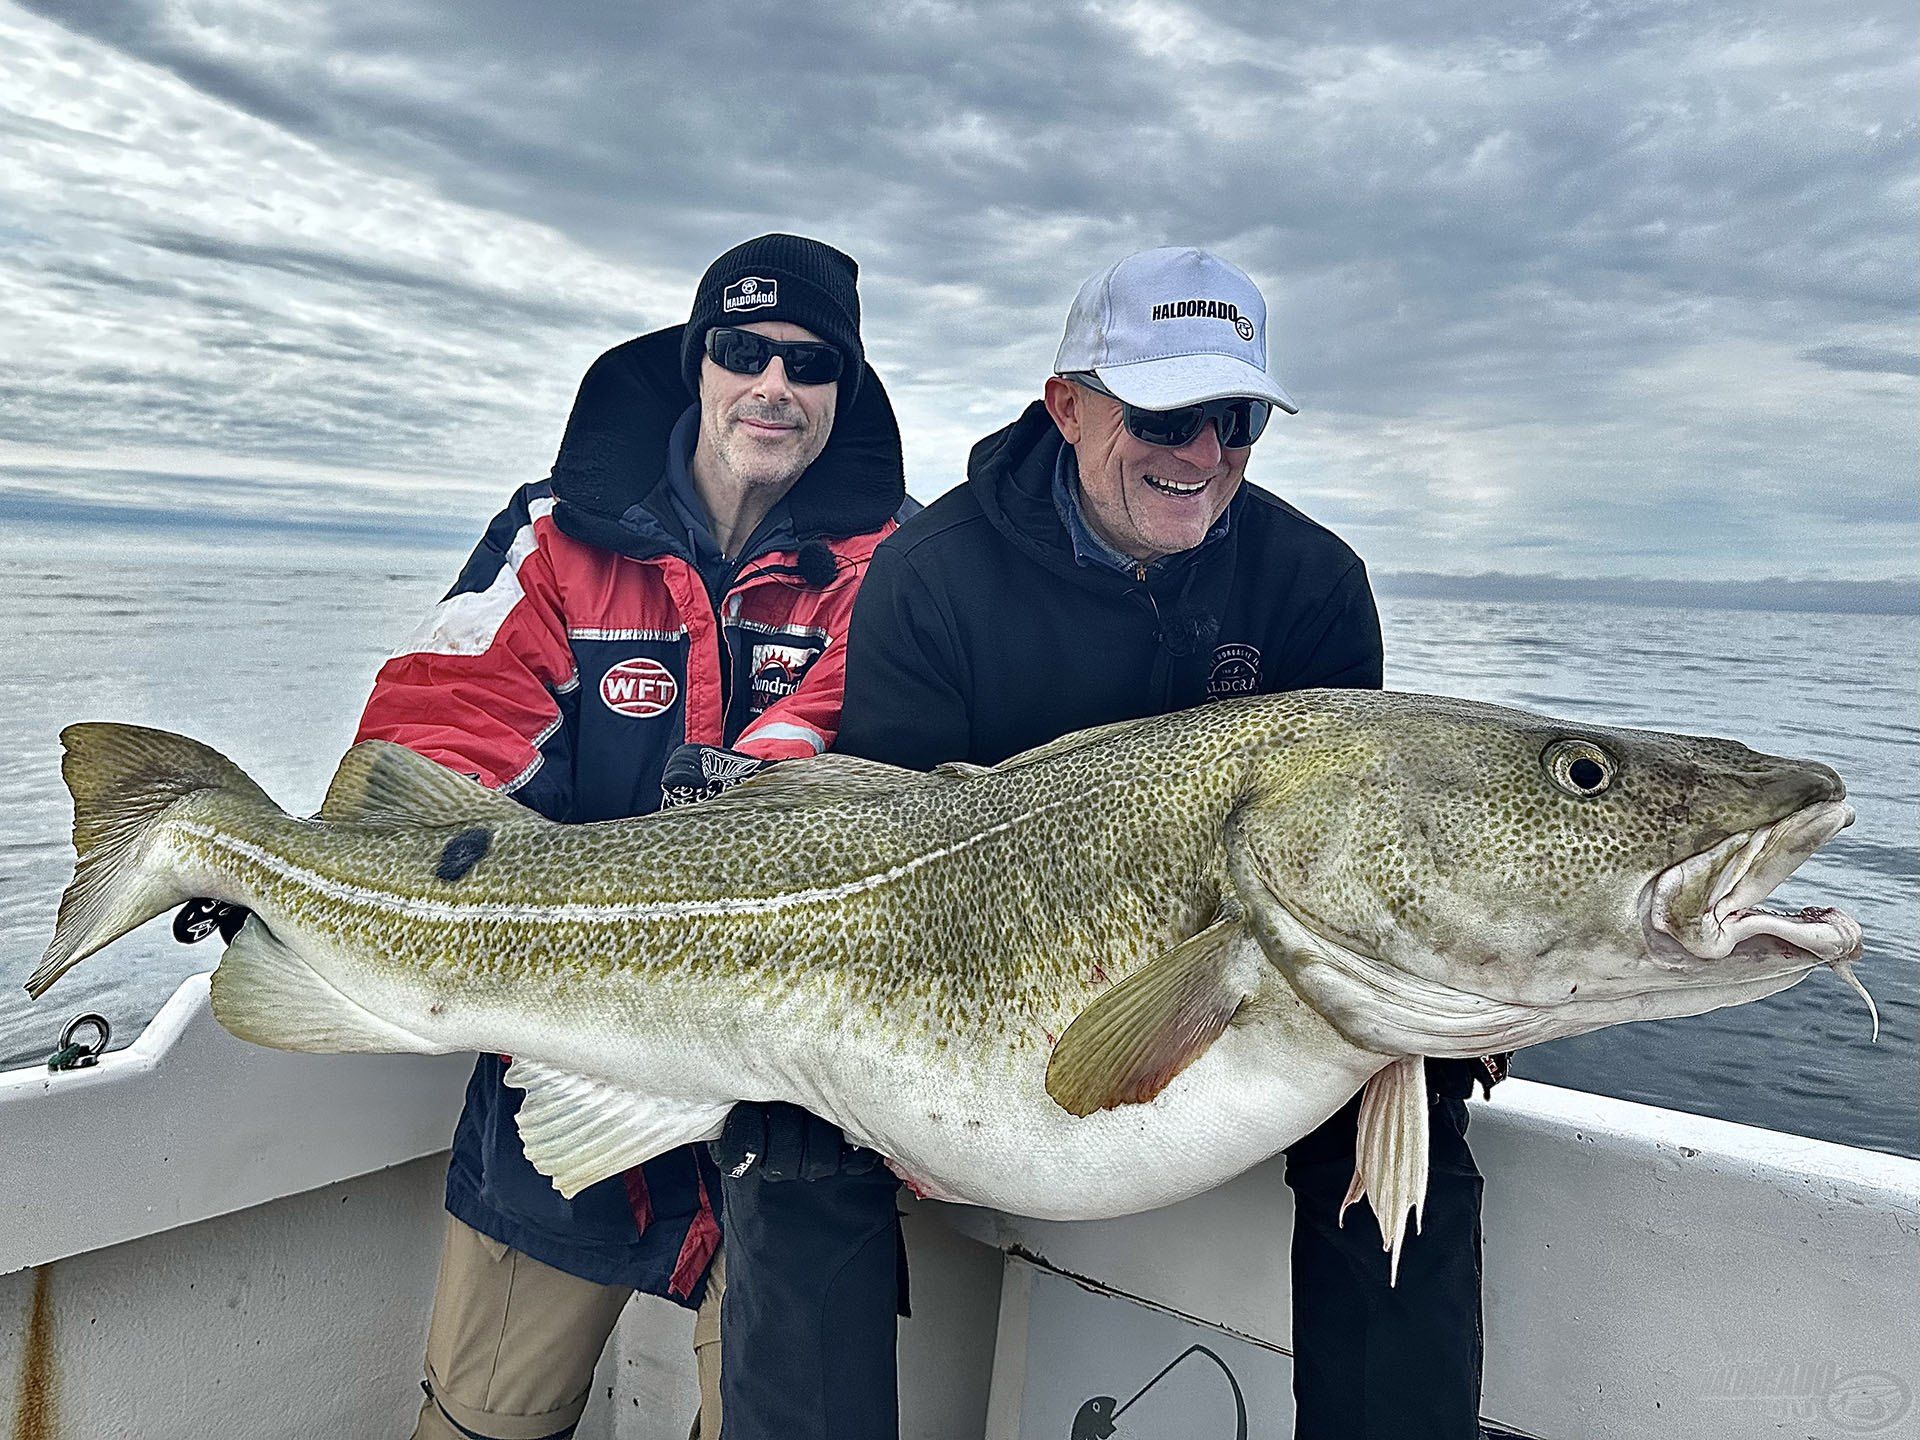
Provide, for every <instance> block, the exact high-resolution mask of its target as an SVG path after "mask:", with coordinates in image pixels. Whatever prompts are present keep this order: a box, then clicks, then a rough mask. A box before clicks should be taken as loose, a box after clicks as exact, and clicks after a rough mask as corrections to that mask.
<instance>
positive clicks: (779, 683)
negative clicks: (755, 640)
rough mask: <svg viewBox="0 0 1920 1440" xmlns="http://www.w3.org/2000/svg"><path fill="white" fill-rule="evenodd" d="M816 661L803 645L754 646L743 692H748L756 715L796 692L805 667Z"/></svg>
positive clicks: (817, 655)
mask: <svg viewBox="0 0 1920 1440" xmlns="http://www.w3.org/2000/svg"><path fill="white" fill-rule="evenodd" d="M819 658H820V652H819V651H818V650H816V649H812V648H811V647H809V646H805V645H775V644H767V645H756V646H754V647H753V653H752V655H751V657H750V658H749V660H748V665H749V667H750V669H751V676H750V678H749V679H748V681H747V688H748V690H750V691H751V692H752V696H753V708H754V710H755V711H756V712H758V711H761V710H764V709H766V708H767V707H768V706H769V705H772V704H774V703H775V702H776V701H780V700H784V699H786V698H787V696H789V695H791V694H793V692H794V691H796V690H798V689H799V688H800V681H801V680H802V679H803V678H804V677H805V675H806V673H807V667H808V666H809V665H811V664H813V662H814V661H815V660H818V659H819Z"/></svg>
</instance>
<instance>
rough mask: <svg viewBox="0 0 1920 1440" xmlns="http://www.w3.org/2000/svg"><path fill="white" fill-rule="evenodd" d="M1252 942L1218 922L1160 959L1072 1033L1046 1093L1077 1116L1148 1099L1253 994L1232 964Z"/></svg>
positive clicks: (1094, 1007) (1107, 997) (1058, 1048)
mask: <svg viewBox="0 0 1920 1440" xmlns="http://www.w3.org/2000/svg"><path fill="white" fill-rule="evenodd" d="M1246 936H1247V928H1246V923H1245V921H1243V920H1241V919H1240V918H1238V917H1234V918H1231V919H1222V920H1216V921H1214V923H1213V924H1211V925H1209V926H1208V927H1207V928H1206V929H1204V930H1202V931H1201V932H1200V933H1199V934H1197V935H1194V936H1192V937H1190V938H1188V939H1186V940H1182V941H1181V942H1180V943H1179V944H1178V945H1176V946H1174V947H1173V949H1171V950H1168V951H1167V952H1165V953H1164V954H1161V955H1156V956H1155V957H1154V958H1153V959H1151V960H1149V961H1148V962H1147V963H1146V964H1145V965H1142V966H1141V967H1140V968H1139V969H1137V970H1135V971H1134V972H1133V973H1132V974H1131V975H1129V976H1127V978H1126V979H1124V980H1122V981H1121V982H1120V983H1119V984H1118V985H1116V986H1114V987H1113V988H1112V989H1111V990H1109V991H1107V992H1106V994H1104V995H1102V996H1100V998H1099V999H1097V1000H1095V1001H1094V1002H1093V1003H1092V1004H1091V1005H1089V1006H1088V1007H1087V1008H1086V1009H1085V1010H1083V1011H1081V1012H1080V1014H1079V1015H1078V1016H1077V1017H1075V1019H1074V1021H1073V1023H1072V1024H1071V1025H1069V1026H1067V1030H1066V1033H1065V1034H1064V1035H1062V1036H1061V1037H1060V1041H1059V1043H1058V1044H1057V1045H1055V1046H1054V1047H1053V1058H1052V1059H1051V1060H1050V1061H1048V1063H1047V1093H1048V1094H1049V1095H1051V1096H1052V1097H1053V1098H1054V1101H1055V1102H1056V1103H1057V1104H1058V1105H1059V1106H1060V1107H1061V1109H1063V1110H1066V1111H1067V1112H1068V1113H1070V1114H1073V1115H1080V1116H1087V1115H1091V1114H1093V1113H1094V1111H1096V1110H1111V1109H1112V1108H1113V1107H1114V1106H1116V1105H1137V1104H1141V1103H1144V1102H1145V1101H1148V1100H1151V1099H1152V1098H1153V1097H1154V1096H1156V1095H1158V1094H1159V1093H1160V1092H1161V1091H1162V1090H1164V1089H1166V1088H1167V1086H1168V1085H1169V1084H1171V1083H1172V1081H1173V1077H1174V1076H1176V1075H1178V1074H1179V1073H1180V1072H1181V1071H1182V1070H1184V1069H1186V1068H1187V1067H1188V1066H1189V1065H1191V1064H1192V1063H1193V1062H1194V1061H1195V1060H1198V1059H1199V1058H1200V1057H1201V1056H1202V1055H1203V1054H1205V1053H1206V1050H1207V1047H1208V1046H1210V1045H1212V1044H1213V1042H1214V1041H1215V1040H1217V1039H1219V1038H1220V1034H1221V1032H1222V1031H1224V1030H1225V1029H1226V1028H1227V1025H1228V1023H1229V1022H1230V1021H1231V1020H1232V1019H1233V1016H1234V1012H1235V1011H1237V1010H1238V1009H1239V1008H1240V1006H1241V1005H1242V1004H1243V1003H1244V1002H1245V1000H1246V998H1247V996H1248V994H1249V993H1251V990H1252V981H1251V977H1249V976H1247V975H1245V974H1243V973H1242V972H1241V969H1240V967H1238V966H1237V965H1236V964H1235V963H1234V952H1235V950H1236V949H1237V948H1239V942H1240V941H1242V940H1244V939H1245V938H1246Z"/></svg>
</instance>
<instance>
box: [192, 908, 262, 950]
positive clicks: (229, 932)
mask: <svg viewBox="0 0 1920 1440" xmlns="http://www.w3.org/2000/svg"><path fill="white" fill-rule="evenodd" d="M252 913H253V912H252V911H251V910H248V909H247V908H245V907H244V906H241V905H229V904H227V902H226V901H224V900H189V901H187V903H186V904H184V905H182V906H181V907H180V913H179V914H178V915H175V916H174V917H173V938H174V939H176V940H178V941H179V942H180V943H181V944H182V945H197V944H199V943H200V942H201V941H202V940H204V939H206V938H207V937H208V936H209V935H211V934H213V932H214V931H216V930H218V931H219V932H220V943H221V944H222V945H231V944H232V943H233V937H234V936H236V935H238V934H239V933H240V927H241V926H242V925H244V924H246V923H247V916H249V915H251V914H252Z"/></svg>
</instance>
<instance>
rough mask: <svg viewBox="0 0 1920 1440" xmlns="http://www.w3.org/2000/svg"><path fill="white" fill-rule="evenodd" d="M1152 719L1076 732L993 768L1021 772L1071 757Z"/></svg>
mask: <svg viewBox="0 0 1920 1440" xmlns="http://www.w3.org/2000/svg"><path fill="white" fill-rule="evenodd" d="M1152 718H1154V717H1152V716H1148V717H1146V718H1145V719H1139V720H1115V721H1114V722H1113V723H1112V724H1111V725H1096V726H1094V727H1093V728H1092V729H1091V730H1075V731H1074V732H1073V733H1072V734H1070V735H1062V736H1061V737H1060V738H1059V739H1058V740H1049V741H1047V743H1046V744H1044V745H1036V746H1034V747H1033V749H1031V750H1022V751H1021V752H1020V753H1019V754H1018V755H1012V756H1009V757H1008V758H1007V759H1005V760H1002V761H1001V762H1000V763H999V764H998V765H996V766H994V767H993V768H994V769H995V770H1019V769H1022V768H1024V767H1025V766H1028V765H1037V764H1039V763H1040V762H1041V761H1042V760H1052V759H1055V758H1057V757H1059V756H1061V755H1071V754H1072V753H1073V752H1074V751H1076V750H1085V749H1086V748H1088V747H1089V746H1091V745H1098V744H1100V743H1101V742H1102V741H1103V740H1111V739H1113V738H1114V737H1115V736H1117V735H1122V734H1124V733H1126V732H1127V731H1129V730H1131V729H1133V727H1134V726H1136V725H1144V724H1145V723H1146V720H1147V719H1152Z"/></svg>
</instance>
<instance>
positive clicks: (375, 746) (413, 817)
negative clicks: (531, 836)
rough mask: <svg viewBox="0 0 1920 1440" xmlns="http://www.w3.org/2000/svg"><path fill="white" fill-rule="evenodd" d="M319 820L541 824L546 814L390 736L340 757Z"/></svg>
mask: <svg viewBox="0 0 1920 1440" xmlns="http://www.w3.org/2000/svg"><path fill="white" fill-rule="evenodd" d="M314 818H315V819H316V820H326V821H330V822H332V823H333V824H336V825H361V826H366V827H368V828H370V829H376V830H410V829H417V828H420V827H433V826H442V825H471V824H473V823H474V822H476V821H485V820H507V819H511V820H521V821H530V822H535V823H538V822H539V821H540V820H541V819H542V818H543V817H542V816H541V815H540V814H539V812H538V811H535V810H530V809H528V808H527V807H526V806H525V805H522V804H521V803H520V802H519V801H518V800H515V799H514V798H513V797H512V796H510V795H503V794H501V793H500V792H499V791H498V790H489V789H488V788H487V787H486V786H484V785H482V784H481V783H480V782H479V781H478V780H475V779H473V778H472V777H471V776H468V775H462V774H461V773H460V772H459V771H457V770H449V769H448V768H447V767H446V766H445V765H442V764H441V763H440V762H439V761H437V760H430V759H428V758H427V757H426V756H425V755H421V754H417V753H416V752H414V751H412V750H409V749H408V748H407V747H406V746H404V745H396V744H394V743H393V742H392V741H390V740H362V741H361V742H360V743H359V744H358V745H356V746H354V747H353V748H352V749H351V750H349V751H347V753H346V754H345V755H343V756H342V757H341V758H340V768H339V769H338V770H335V771H334V772H333V779H332V780H331V781H329V782H328V784H327V798H326V799H325V800H323V801H321V802H320V809H319V811H318V812H317V813H316V814H315V815H314Z"/></svg>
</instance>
